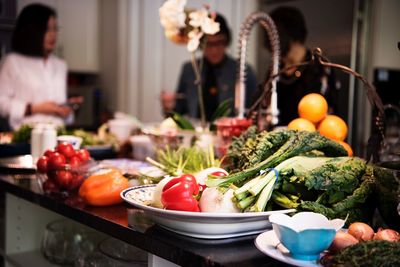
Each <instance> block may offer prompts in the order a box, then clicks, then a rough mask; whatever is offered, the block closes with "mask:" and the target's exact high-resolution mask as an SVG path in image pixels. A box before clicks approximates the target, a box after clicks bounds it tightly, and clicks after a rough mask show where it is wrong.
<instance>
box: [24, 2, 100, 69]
mask: <svg viewBox="0 0 400 267" xmlns="http://www.w3.org/2000/svg"><path fill="white" fill-rule="evenodd" d="M38 2H39V3H43V4H47V5H49V6H51V7H53V8H54V9H56V11H57V15H58V24H59V26H60V32H59V35H58V42H57V48H56V51H55V53H56V54H57V55H58V56H59V57H61V58H63V59H65V61H66V62H67V64H68V68H69V70H70V71H74V72H97V71H98V70H99V3H98V0H84V1H81V0H39V1H38V0H18V11H21V9H22V8H23V7H24V6H26V5H27V4H30V3H38Z"/></svg>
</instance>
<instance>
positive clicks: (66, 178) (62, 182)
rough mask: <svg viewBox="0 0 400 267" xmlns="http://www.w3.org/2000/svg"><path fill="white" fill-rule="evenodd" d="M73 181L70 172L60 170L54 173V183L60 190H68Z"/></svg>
mask: <svg viewBox="0 0 400 267" xmlns="http://www.w3.org/2000/svg"><path fill="white" fill-rule="evenodd" d="M73 179H74V176H73V174H72V173H71V172H70V171H64V170H61V171H57V172H56V181H57V183H58V185H59V186H60V187H61V188H64V189H70V187H71V184H72V181H73Z"/></svg>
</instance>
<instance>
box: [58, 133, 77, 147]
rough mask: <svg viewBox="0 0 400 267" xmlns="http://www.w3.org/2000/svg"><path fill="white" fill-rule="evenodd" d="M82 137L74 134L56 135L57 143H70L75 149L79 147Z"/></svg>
mask: <svg viewBox="0 0 400 267" xmlns="http://www.w3.org/2000/svg"><path fill="white" fill-rule="evenodd" d="M82 141H83V139H82V137H79V136H74V135H59V136H57V144H59V143H64V142H65V143H70V144H71V145H72V146H73V148H74V149H75V150H78V149H80V148H81V144H82Z"/></svg>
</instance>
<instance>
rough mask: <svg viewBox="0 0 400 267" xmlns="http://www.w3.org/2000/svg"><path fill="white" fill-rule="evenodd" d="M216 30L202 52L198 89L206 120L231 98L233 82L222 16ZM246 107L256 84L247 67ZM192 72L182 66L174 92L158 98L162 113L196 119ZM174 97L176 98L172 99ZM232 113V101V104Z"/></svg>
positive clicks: (233, 64)
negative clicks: (222, 103)
mask: <svg viewBox="0 0 400 267" xmlns="http://www.w3.org/2000/svg"><path fill="white" fill-rule="evenodd" d="M215 21H216V22H218V23H219V26H220V30H219V32H218V33H216V34H215V35H207V42H206V45H205V48H204V49H203V56H204V57H203V68H202V73H201V74H202V90H203V99H204V103H205V113H206V119H207V120H208V121H209V120H210V119H211V116H212V114H213V113H214V111H215V110H216V109H217V107H218V105H219V104H220V103H221V102H222V101H224V100H226V99H232V100H233V98H234V94H235V83H236V71H237V65H236V60H234V59H233V58H231V57H230V56H228V55H227V54H226V49H227V47H228V46H229V44H230V43H231V31H230V29H229V27H228V24H227V23H226V21H225V19H224V17H223V16H222V15H220V14H217V15H216V18H215ZM246 71H247V75H246V95H247V96H248V97H247V99H246V100H247V101H246V102H247V103H246V106H247V107H249V106H250V104H251V103H250V102H251V101H250V100H251V96H252V95H253V93H254V92H255V91H256V89H257V81H256V77H255V75H254V72H253V71H252V69H251V68H250V67H247V69H246ZM195 80H196V78H195V73H194V70H193V67H192V64H191V62H187V63H185V64H184V65H183V67H182V70H181V74H180V77H179V83H178V87H177V93H176V94H175V93H174V94H172V96H171V95H169V96H167V95H164V96H163V95H161V102H162V106H163V110H164V112H165V113H167V114H168V112H171V111H175V112H178V113H180V114H187V115H189V116H190V117H193V118H199V117H200V109H199V97H198V94H197V89H196V86H197V85H196V84H195ZM176 95H178V96H180V97H179V98H176ZM232 110H233V101H232Z"/></svg>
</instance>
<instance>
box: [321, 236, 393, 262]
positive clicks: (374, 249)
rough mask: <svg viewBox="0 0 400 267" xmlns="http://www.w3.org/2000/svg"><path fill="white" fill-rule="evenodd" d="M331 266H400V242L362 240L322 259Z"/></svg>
mask: <svg viewBox="0 0 400 267" xmlns="http://www.w3.org/2000/svg"><path fill="white" fill-rule="evenodd" d="M321 263H322V264H323V265H324V266H329V267H376V266H379V267H394V266H400V243H399V242H389V241H383V240H372V241H367V242H360V243H357V244H355V245H352V246H349V247H347V248H345V249H343V250H341V251H340V252H339V253H338V254H336V255H334V256H327V257H324V258H322V259H321Z"/></svg>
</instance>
